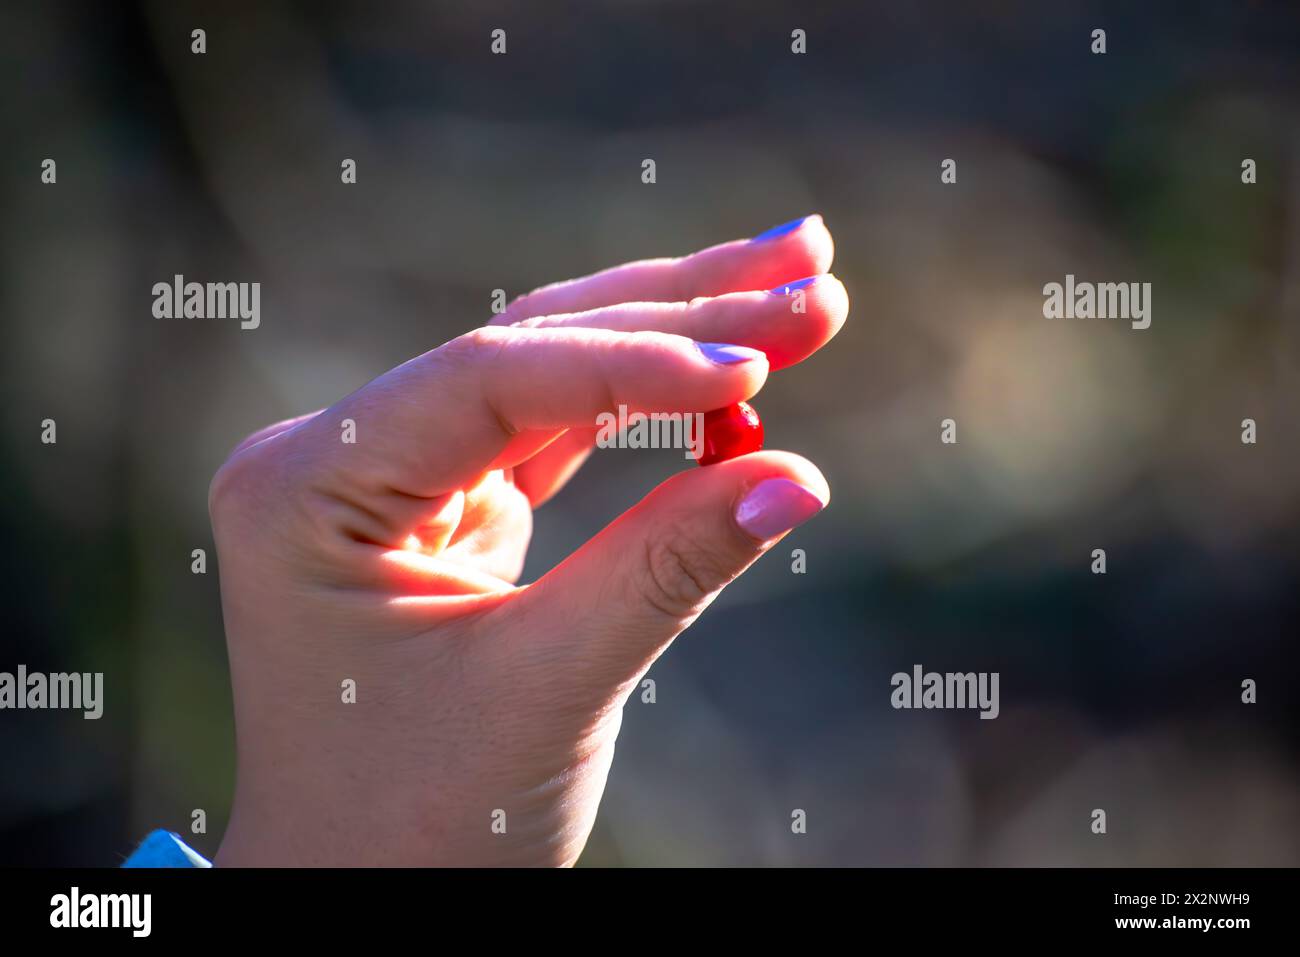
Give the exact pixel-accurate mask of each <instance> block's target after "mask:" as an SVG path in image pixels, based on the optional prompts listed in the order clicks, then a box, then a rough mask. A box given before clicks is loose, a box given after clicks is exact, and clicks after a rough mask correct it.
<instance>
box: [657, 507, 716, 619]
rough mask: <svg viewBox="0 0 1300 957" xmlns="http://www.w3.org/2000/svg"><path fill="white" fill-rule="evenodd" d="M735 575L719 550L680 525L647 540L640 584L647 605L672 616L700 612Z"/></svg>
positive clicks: (677, 616)
mask: <svg viewBox="0 0 1300 957" xmlns="http://www.w3.org/2000/svg"><path fill="white" fill-rule="evenodd" d="M732 577H733V576H732V575H731V574H730V572H729V570H728V566H727V563H726V562H725V561H724V560H723V558H722V557H721V556H720V555H719V554H718V552H717V550H716V549H714V548H711V547H709V546H706V545H704V544H703V543H701V542H700V541H698V539H697V538H694V537H692V536H691V535H690V534H689V533H686V532H685V531H684V530H683V529H681V528H669V529H667V530H666V531H665V533H663V534H660V535H657V536H655V537H653V538H651V539H649V540H647V542H646V545H645V560H644V563H643V568H642V573H641V574H640V575H639V576H638V581H637V585H638V587H639V591H640V594H641V597H642V598H643V599H644V600H645V602H646V604H648V605H650V607H652V608H654V609H655V610H656V611H658V612H660V613H662V614H664V615H666V616H668V617H669V618H673V619H680V618H686V617H689V616H691V615H696V614H699V613H700V612H701V611H703V610H704V607H705V606H706V605H707V604H708V603H709V601H710V600H712V598H713V596H714V595H715V594H717V592H718V591H719V590H720V589H721V588H722V586H723V585H725V584H726V583H727V582H728V581H730V580H731V578H732Z"/></svg>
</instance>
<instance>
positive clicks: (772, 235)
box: [750, 216, 808, 243]
mask: <svg viewBox="0 0 1300 957" xmlns="http://www.w3.org/2000/svg"><path fill="white" fill-rule="evenodd" d="M807 219H808V217H807V216H800V217H799V218H798V219H792V220H790V222H788V223H782V224H781V225H780V226H773V227H772V228H771V229H765V230H763V231H762V232H761V233H759V234H758V235H757V236H755V237H754V238H753V239H751V240H750V242H751V243H762V242H766V241H767V240H769V239H780V238H781V237H782V236H785V235H788V234H790V233H792V232H794V231H795V230H796V229H798V228H799V227H800V226H802V225H803V224H804V221H805V220H807Z"/></svg>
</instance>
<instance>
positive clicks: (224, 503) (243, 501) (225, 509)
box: [208, 447, 264, 527]
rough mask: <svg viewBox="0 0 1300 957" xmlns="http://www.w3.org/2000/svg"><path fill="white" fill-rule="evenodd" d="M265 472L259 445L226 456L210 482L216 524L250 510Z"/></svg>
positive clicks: (210, 509)
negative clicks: (258, 448)
mask: <svg viewBox="0 0 1300 957" xmlns="http://www.w3.org/2000/svg"><path fill="white" fill-rule="evenodd" d="M263 472H264V468H263V466H262V463H261V456H260V455H259V454H258V450H257V449H256V447H253V448H249V449H245V450H243V451H242V452H238V453H236V454H235V455H232V456H231V457H230V458H228V459H226V461H225V462H224V463H222V465H221V467H220V468H218V469H217V471H216V474H215V475H213V476H212V481H211V482H210V483H209V485H208V516H209V517H210V518H211V520H212V524H213V526H214V527H216V526H218V525H222V524H226V523H228V522H229V521H230V520H231V519H233V518H234V517H236V516H238V515H241V514H244V513H246V512H247V511H248V510H249V509H250V507H251V506H252V504H253V502H254V501H255V499H256V497H257V492H258V489H259V488H260V487H261V486H262V484H263V483H262V481H261V479H260V478H259V476H261V475H262V474H263Z"/></svg>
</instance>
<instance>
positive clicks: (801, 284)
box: [768, 276, 817, 296]
mask: <svg viewBox="0 0 1300 957" xmlns="http://www.w3.org/2000/svg"><path fill="white" fill-rule="evenodd" d="M816 281H817V277H816V276H809V277H808V278H807V279H798V280H796V281H795V282H788V283H786V284H785V285H784V286H777V287H776V288H775V289H769V290H768V292H769V293H771V294H772V295H774V296H788V295H790V293H792V292H794V291H795V290H796V289H807V288H808V287H809V286H811V285H812V284H813V283H815V282H816Z"/></svg>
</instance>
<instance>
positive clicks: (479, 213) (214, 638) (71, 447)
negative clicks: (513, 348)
mask: <svg viewBox="0 0 1300 957" xmlns="http://www.w3.org/2000/svg"><path fill="white" fill-rule="evenodd" d="M196 27H201V28H203V29H205V30H206V31H207V43H208V52H207V53H206V54H205V55H202V56H196V55H193V54H191V52H190V43H191V40H190V31H191V30H192V29H194V28H196ZM498 27H500V28H503V29H505V30H506V31H507V37H508V51H509V52H508V53H507V55H505V56H492V55H490V53H489V34H490V32H491V30H493V29H495V28H498ZM794 28H801V29H804V30H806V31H807V36H808V53H807V54H806V55H803V56H797V55H794V54H792V53H791V51H790V32H791V30H792V29H794ZM1094 28H1103V29H1105V30H1106V31H1107V45H1108V52H1107V53H1106V54H1105V55H1104V56H1094V55H1093V54H1091V53H1090V51H1089V46H1090V33H1091V31H1092V30H1093V29H1094ZM0 58H2V59H3V64H4V73H3V75H4V82H3V83H0V103H2V104H3V106H2V108H0V136H3V141H4V142H5V143H7V144H8V145H7V146H6V147H5V148H4V149H3V150H2V151H0V210H3V216H2V217H0V250H2V252H0V256H2V259H0V316H2V317H3V327H4V348H3V349H0V362H2V363H3V368H2V369H0V389H2V390H3V393H2V395H3V402H2V403H0V492H2V494H0V537H2V539H3V542H4V552H3V554H4V568H3V580H4V583H5V590H6V594H5V610H6V614H5V620H4V623H3V625H2V626H0V629H2V630H3V634H4V638H3V646H2V651H3V654H0V670H4V671H13V670H15V668H16V666H17V665H18V664H19V663H22V664H26V665H27V667H28V668H29V669H31V670H34V671H35V670H39V671H47V672H48V671H61V670H76V671H103V672H105V685H106V691H105V694H106V704H105V714H104V717H103V718H102V719H100V720H99V721H85V720H83V719H82V718H81V715H80V713H79V712H53V711H46V712H32V711H24V712H15V711H6V712H0V754H2V758H0V769H2V770H0V864H11V865H12V864H22V865H27V864H74V865H81V864H84V865H111V864H115V863H117V862H119V861H120V860H121V859H122V857H123V855H124V854H125V853H126V852H128V851H129V849H130V847H131V846H132V844H133V842H134V841H135V840H138V839H139V838H140V837H142V836H143V835H144V834H145V832H146V831H147V830H148V829H150V828H152V827H156V826H165V827H169V828H172V829H175V830H178V831H180V832H182V833H184V834H187V835H188V832H189V824H190V819H191V818H190V815H191V811H192V810H193V809H195V808H203V809H205V810H206V812H207V814H208V830H207V833H206V834H198V835H188V836H189V838H190V840H191V841H192V843H193V844H194V846H195V847H196V848H198V849H199V850H200V851H202V852H204V853H206V854H209V855H211V854H212V853H213V852H214V851H215V849H216V847H217V845H218V843H219V840H220V835H221V833H222V830H223V827H224V823H225V817H226V813H227V810H228V807H229V801H230V797H231V792H232V783H233V781H232V775H233V747H234V744H233V723H232V717H231V707H230V688H229V677H228V672H227V664H226V657H225V647H224V640H223V637H222V628H221V618H220V605H219V597H218V592H217V576H216V574H215V567H214V566H213V567H210V569H209V574H207V575H206V576H196V575H193V574H191V571H190V551H191V549H193V548H200V547H201V548H206V549H208V551H209V556H210V559H211V558H212V555H211V552H212V543H211V538H210V530H209V527H208V520H207V511H206V495H207V487H208V481H209V479H210V477H211V475H212V473H213V471H214V470H215V469H216V468H217V466H218V465H219V464H220V463H221V461H222V460H223V459H224V457H225V455H226V453H227V452H228V451H229V449H230V447H231V446H232V445H233V444H234V443H235V442H236V441H238V440H239V439H240V438H242V437H243V436H244V435H245V434H246V433H248V432H250V431H252V430H253V429H255V428H257V427H259V426H261V425H264V424H266V423H269V422H271V421H274V420H276V419H280V418H284V417H286V416H289V415H293V414H297V413H301V412H304V411H309V410H311V409H314V408H317V407H320V406H323V405H327V404H329V403H330V402H332V401H334V400H335V399H337V398H338V397H340V396H341V395H343V394H345V393H347V392H349V391H351V390H353V389H355V388H357V387H358V386H360V385H362V384H363V383H365V382H366V381H367V380H368V379H370V378H372V377H374V376H375V375H377V374H379V373H381V372H383V371H384V370H386V369H388V368H389V367H390V366H392V365H395V364H397V363H398V362H400V361H402V360H404V359H406V358H408V357H410V356H412V355H414V354H417V353H419V352H422V351H425V350H426V349H429V348H431V347H433V346H435V345H437V344H438V343H440V342H442V341H444V340H445V339H447V338H450V337H452V336H454V335H457V334H458V333H460V332H463V331H465V330H467V329H470V328H472V327H473V326H475V325H479V324H482V323H483V322H485V321H486V320H487V319H488V318H489V303H490V296H491V290H493V289H495V288H503V289H505V290H506V291H507V292H508V293H509V294H510V295H511V296H514V295H517V294H519V293H522V292H526V291H527V290H529V289H530V288H532V287H534V286H536V285H538V284H541V283H544V282H549V281H552V280H556V279H562V278H567V277H570V276H576V275H580V274H583V273H587V272H590V271H592V270H595V269H598V268H601V267H604V266H607V265H612V264H615V263H618V262H621V261H624V260H628V259H634V258H642V257H647V256H659V255H672V254H679V253H685V252H689V251H691V250H693V249H695V248H697V247H700V246H704V245H709V244H712V243H716V242H721V241H724V240H727V239H732V238H736V237H741V236H747V235H752V234H754V233H756V232H758V231H759V230H761V229H763V228H765V227H767V226H770V225H772V224H774V223H779V222H783V221H785V220H788V219H791V218H793V217H796V216H799V215H802V214H804V213H808V212H813V211H818V212H821V213H822V214H823V215H824V216H825V217H826V220H827V223H828V225H829V226H830V228H831V230H832V232H833V233H834V235H835V239H836V244H837V257H836V263H835V272H836V273H837V275H839V276H840V277H841V278H842V279H843V280H844V282H845V283H846V285H847V287H848V289H849V294H850V296H851V297H852V300H853V311H852V314H851V315H850V318H849V322H848V324H847V325H846V327H845V329H844V331H843V332H842V333H841V334H840V336H839V338H838V339H837V340H836V341H835V342H834V343H833V344H832V346H831V347H830V348H828V349H827V350H825V351H824V352H822V353H820V354H819V355H817V356H816V357H814V358H813V359H812V360H810V361H809V362H807V363H805V364H804V365H802V366H799V367H797V368H794V369H792V370H790V371H788V372H784V373H781V374H780V375H778V376H776V377H775V378H774V379H773V381H772V382H771V383H770V384H769V385H768V387H767V388H766V389H765V390H764V391H763V393H762V394H761V395H760V396H759V397H758V399H757V401H756V405H757V406H758V407H759V408H760V409H761V411H762V414H763V417H764V421H765V425H766V429H767V435H768V441H769V445H770V446H773V447H779V448H786V449H791V450H793V451H797V452H800V453H802V454H805V455H807V456H809V457H810V458H812V459H813V460H814V461H816V462H817V463H818V464H819V465H821V467H822V468H823V470H824V471H825V473H826V475H827V477H828V479H829V480H830V482H831V485H832V488H833V489H834V503H833V505H832V507H831V509H830V510H829V511H828V512H827V513H826V514H825V515H823V516H822V517H820V518H819V519H818V520H816V521H814V522H813V523H811V524H810V525H808V526H806V527H805V528H803V529H800V530H799V531H797V532H796V533H795V534H794V535H792V536H791V537H790V538H789V539H787V541H786V543H785V544H784V545H782V546H781V547H780V548H779V549H777V550H776V552H775V553H773V554H771V555H769V556H768V557H766V558H765V559H764V560H763V561H762V562H760V563H759V565H758V566H756V567H755V568H754V569H753V570H752V571H751V572H750V573H749V574H747V575H746V576H744V577H743V578H742V579H741V580H740V581H738V582H737V583H736V584H735V585H734V586H732V588H731V589H729V590H728V591H727V592H726V593H725V594H724V596H723V597H722V598H721V599H720V600H719V601H718V602H717V603H716V604H715V605H714V606H713V608H712V609H711V610H710V611H709V612H708V613H707V614H706V615H705V616H704V617H703V618H702V619H701V620H700V622H699V623H698V624H697V625H696V626H695V627H694V628H692V629H691V630H690V631H689V632H688V633H687V634H686V635H685V636H684V637H683V639H682V640H680V641H679V642H678V644H677V645H676V646H675V647H674V648H673V649H672V651H671V652H670V653H669V654H668V655H667V656H665V657H664V658H663V659H662V660H661V661H660V662H659V663H658V664H656V666H655V667H654V669H653V671H652V672H651V677H653V678H654V679H655V680H656V682H657V698H658V701H657V703H656V704H654V705H646V704H642V703H641V701H640V699H639V697H634V698H633V699H632V701H631V703H629V705H628V714H627V715H626V716H625V720H624V725H623V732H622V735H621V739H620V744H619V751H618V755H617V757H616V759H615V763H614V767H613V771H612V773H611V777H610V783H609V787H608V790H607V793H606V796H605V800H604V803H603V805H602V810H601V815H600V818H599V821H598V823H597V826H596V829H595V831H594V833H593V834H592V838H591V841H590V844H589V845H588V849H587V852H586V855H585V857H584V862H585V863H588V864H611V865H620V864H624V865H646V864H775V865H785V864H890V865H894V864H936V865H1005V864H1021V865H1058V864H1082V865H1099V864H1121V865H1130V864H1131V865H1157V864H1158V865H1229V864H1244V865H1255V864H1260V865H1263V864H1273V865H1279V864H1280V865H1294V864H1296V863H1297V862H1298V861H1300V801H1298V800H1297V798H1298V796H1300V788H1298V786H1297V785H1298V778H1300V775H1298V763H1297V762H1298V760H1300V739H1298V736H1297V727H1298V726H1300V725H1298V723H1297V720H1296V719H1297V705H1296V700H1297V699H1296V694H1297V690H1298V688H1297V684H1298V683H1297V678H1296V666H1297V661H1298V656H1297V652H1296V648H1295V642H1296V638H1297V627H1296V620H1297V610H1298V609H1297V606H1298V605H1300V599H1298V598H1297V582H1298V579H1300V575H1298V574H1297V572H1298V571H1300V548H1298V547H1297V542H1298V541H1300V492H1298V489H1300V482H1298V479H1300V451H1298V445H1297V439H1300V426H1298V425H1297V417H1296V413H1297V401H1296V400H1297V396H1298V395H1300V332H1298V326H1297V320H1298V319H1300V268H1297V267H1298V266H1300V123H1298V122H1297V120H1298V118H1300V98H1298V97H1297V91H1298V90H1300V7H1298V6H1297V5H1296V4H1294V3H1290V2H1275V3H1273V2H1256V3H1245V2H1243V3H1229V2H1222V3H1192V2H1144V3H1140V4H1138V3H1115V4H1095V5H1091V6H1089V7H1086V8H1085V7H1067V6H1066V5H1062V4H1042V3H1038V2H1032V0H1002V2H991V3H981V4H967V3H962V2H953V3H933V2H926V3H910V2H909V3H898V4H888V5H886V4H870V5H868V4H858V3H854V4H848V3H845V4H837V5H834V4H827V5H814V4H798V5H796V4H787V5H779V4H774V3H759V2H728V3H711V2H685V0H684V2H671V0H642V2H631V0H629V2H609V3H596V2H546V3H531V4H530V3H523V2H515V3H459V4H434V3H415V2H401V3H361V2H353V3H307V2H302V3H286V2H271V0H266V2H260V3H247V4H246V3H229V2H222V3H215V2H214V3H188V2H176V0H158V2H154V3H125V2H124V3H99V2H85V3H71V2H53V0H50V2H35V0H29V2H12V0H11V2H7V3H6V4H5V5H4V7H3V12H0ZM46 157H53V158H55V159H56V160H57V162H58V184H57V186H53V187H50V186H44V185H42V184H41V183H40V164H41V161H42V159H44V158H46ZM344 157H349V158H353V159H355V160H356V161H357V164H358V182H357V185H355V186H343V185H342V184H341V183H340V182H339V164H340V162H341V160H342V159H343V158H344ZM646 157H652V158H654V159H655V160H656V162H657V166H658V170H657V172H658V182H657V183H656V184H655V185H653V186H647V185H643V184H642V183H641V180H640V171H641V166H640V164H641V160H642V159H643V158H646ZM948 157H952V158H955V159H956V160H957V161H958V184H957V185H956V186H945V185H942V184H941V183H940V181H939V164H940V162H941V161H942V160H943V159H945V158H948ZM1247 157H1249V158H1252V159H1254V160H1255V161H1256V163H1257V164H1258V183H1257V184H1256V185H1252V186H1246V185H1243V184H1242V183H1241V178H1240V174H1241V161H1242V160H1243V159H1244V158H1247ZM1067 272H1070V273H1074V274H1075V275H1076V276H1078V277H1079V278H1080V279H1081V280H1083V279H1088V280H1093V281H1146V282H1151V283H1153V286H1154V289H1153V321H1152V325H1151V328H1150V329H1148V330H1145V331H1134V330H1132V329H1130V328H1129V325H1128V323H1126V322H1110V321H1101V320H1091V321H1089V320H1076V321H1056V322H1049V321H1048V320H1045V319H1044V318H1043V317H1042V314H1041V309H1042V292H1041V290H1042V286H1043V284H1044V283H1046V282H1051V281H1057V282H1059V281H1062V280H1063V277H1064V276H1065V274H1066V273H1067ZM175 273H183V274H184V275H185V276H186V277H187V278H194V279H198V280H200V281H206V280H221V281H229V280H238V281H260V282H261V284H262V325H261V328H260V329H258V330H256V331H248V332H244V331H240V330H239V328H238V325H237V324H236V323H233V322H229V321H227V322H201V321H190V322H183V321H176V322H169V321H165V320H158V319H154V318H153V316H152V315H151V306H152V294H151V287H152V285H153V284H154V283H155V282H158V281H168V280H170V278H171V277H172V276H173V275H174V274H175ZM47 417H49V418H54V419H56V420H57V422H58V444H57V445H55V446H45V445H42V444H41V443H40V438H39V436H40V421H41V420H42V419H44V418H47ZM946 417H953V418H955V419H956V420H957V421H958V423H959V426H958V428H959V433H958V434H959V443H958V444H957V445H956V446H944V445H941V444H940V442H939V422H940V420H941V419H943V418H946ZM1247 417H1250V418H1253V419H1255V420H1256V421H1257V423H1258V430H1259V441H1258V444H1256V445H1253V446H1252V445H1243V444H1242V443H1241V441H1240V422H1241V420H1242V419H1243V418H1247ZM681 464H682V463H681V458H680V453H677V452H669V451H665V452H660V453H646V452H629V451H606V452H599V453H597V455H596V456H595V457H594V458H593V460H592V461H591V462H590V463H589V464H588V465H587V466H586V468H585V469H584V470H583V472H582V473H581V475H580V476H579V478H578V479H577V480H576V481H575V482H574V483H573V485H572V486H571V487H570V488H569V489H568V490H567V491H566V492H565V493H564V494H562V495H561V496H560V498H559V499H557V500H556V501H554V502H552V503H551V504H549V505H547V506H545V507H544V508H543V509H542V510H541V511H540V512H539V513H538V516H537V524H536V533H535V538H534V544H533V547H532V551H531V553H530V560H529V566H528V569H527V572H526V575H525V578H526V579H531V578H535V577H536V576H537V575H539V574H540V573H541V572H543V571H544V570H545V569H546V568H548V567H550V566H551V565H552V564H554V563H555V562H556V561H558V560H559V559H561V558H562V557H563V556H564V555H565V554H567V553H568V552H569V551H570V550H572V549H573V548H574V547H575V546H576V545H577V544H578V543H580V542H581V541H583V540H584V539H585V538H586V537H587V536H589V535H590V534H592V533H593V532H594V531H596V530H597V529H598V528H599V527H601V526H602V525H603V524H604V523H605V522H607V521H608V520H609V519H610V518H612V517H613V516H614V515H616V514H617V513H618V512H619V511H620V510H621V509H623V508H625V507H626V506H628V505H629V504H631V503H632V502H634V501H635V500H637V499H638V498H639V497H640V496H641V495H643V494H644V493H645V492H646V491H647V490H649V489H650V488H651V487H653V485H654V484H655V483H657V482H658V481H660V480H661V479H662V478H663V477H665V476H666V475H668V474H670V473H671V472H672V471H674V470H676V469H679V468H680V467H681ZM793 548H802V549H804V550H805V551H806V553H807V562H808V569H807V573H806V574H804V575H796V574H792V573H791V568H790V558H789V552H790V550H791V549H793ZM1094 548H1105V549H1106V551H1107V556H1108V568H1109V571H1108V574H1107V575H1105V576H1097V575H1093V574H1091V572H1090V570H1089V566H1090V563H1091V551H1092V549H1094ZM917 663H919V664H922V665H923V666H924V667H925V668H926V669H927V670H929V669H933V670H938V671H999V672H1000V674H1001V709H1002V713H1001V717H999V718H998V719H997V720H996V721H981V720H978V719H977V717H976V714H975V713H974V712H969V711H967V712H952V711H947V712H940V711H928V712H927V711H919V712H918V711H895V710H893V709H892V708H891V707H890V705H889V694H890V690H891V689H890V683H889V680H890V676H891V675H892V674H893V673H894V672H896V671H910V669H911V667H912V665H913V664H917ZM1245 678H1253V679H1255V680H1256V681H1257V682H1258V683H1259V701H1258V703H1257V704H1255V705H1246V704H1243V703H1242V702H1241V699H1240V695H1241V682H1242V680H1243V679H1245ZM793 808H802V809H805V810H806V811H807V813H808V833H807V834H806V835H802V836H795V835H792V834H791V833H790V813H791V810H792V809H793ZM1093 808H1104V809H1105V810H1106V811H1107V814H1108V829H1109V833H1108V834H1106V835H1105V836H1096V835H1093V834H1092V833H1091V832H1090V830H1089V824H1090V817H1089V815H1090V812H1091V810H1092V809H1093Z"/></svg>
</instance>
